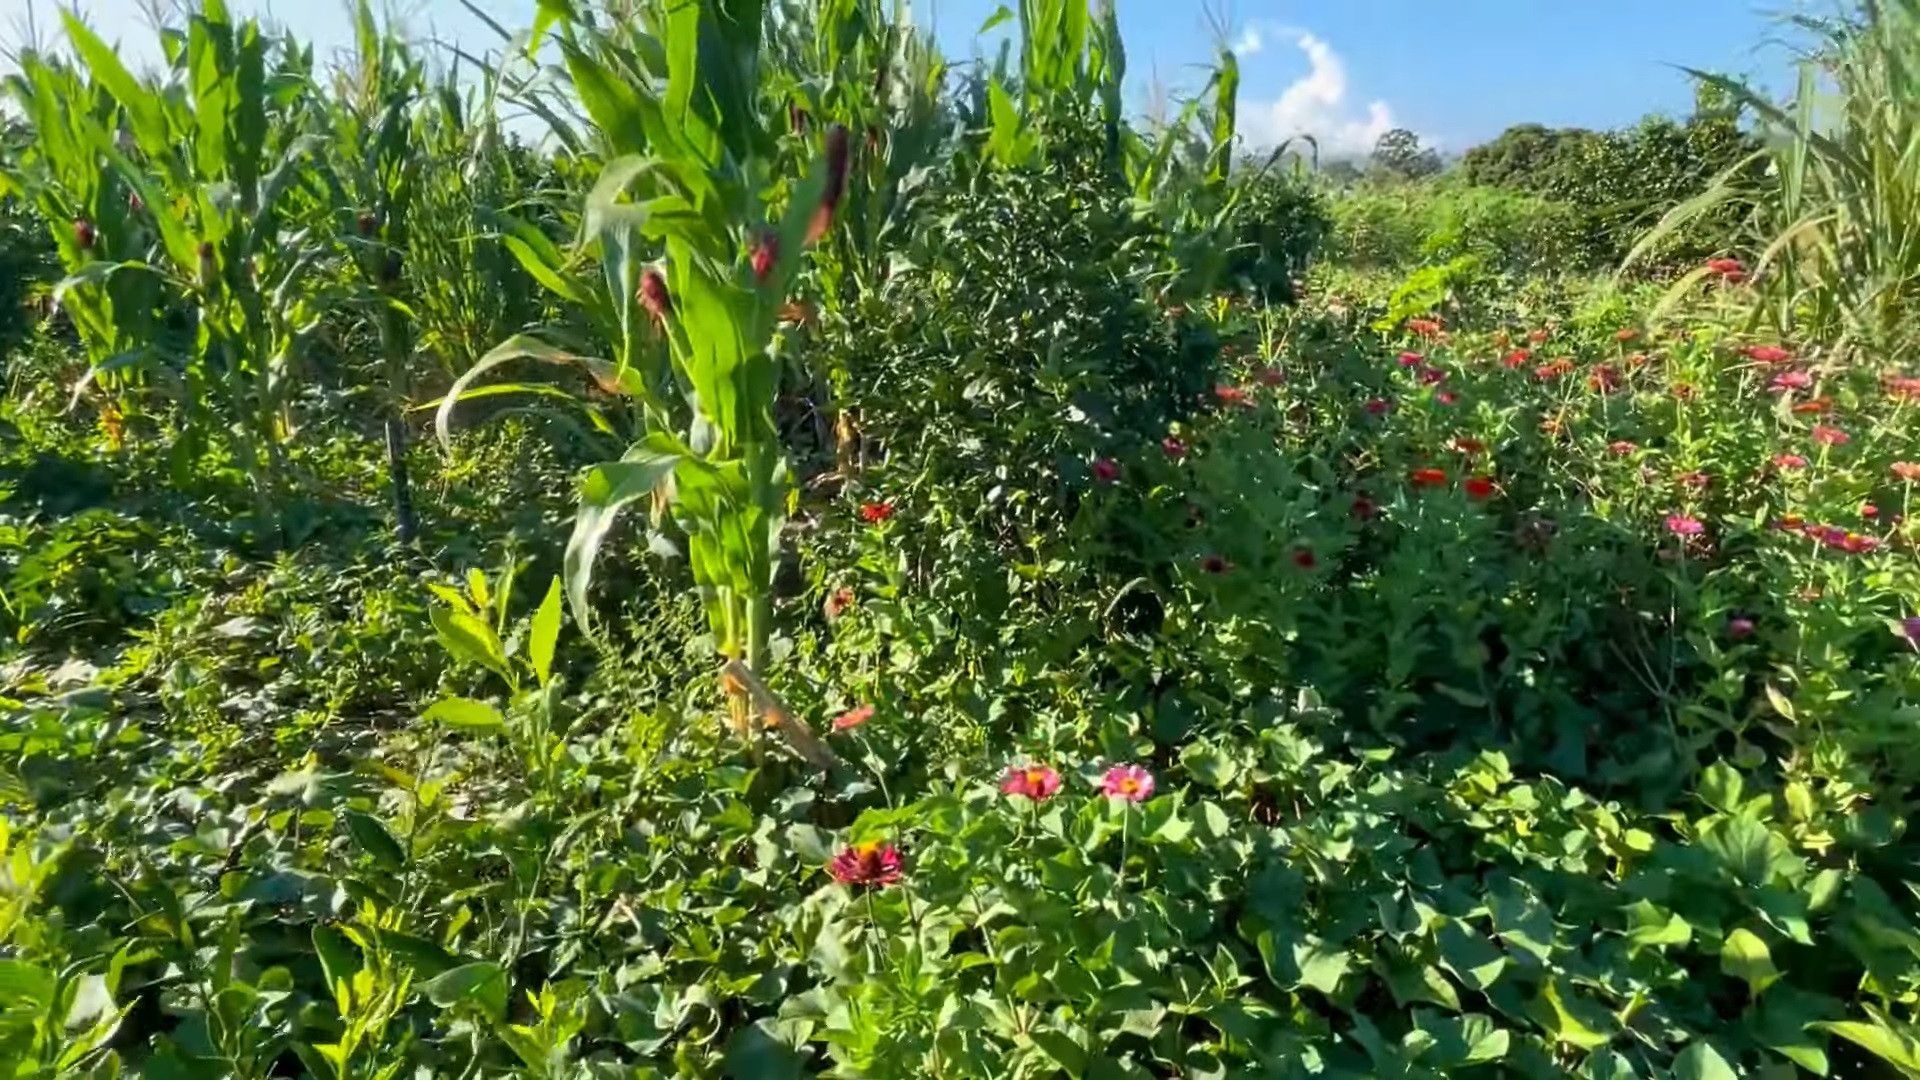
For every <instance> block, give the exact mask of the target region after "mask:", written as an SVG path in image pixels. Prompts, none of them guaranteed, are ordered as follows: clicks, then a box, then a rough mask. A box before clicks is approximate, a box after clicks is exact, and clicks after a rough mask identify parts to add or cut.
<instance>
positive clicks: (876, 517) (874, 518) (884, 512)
mask: <svg viewBox="0 0 1920 1080" xmlns="http://www.w3.org/2000/svg"><path fill="white" fill-rule="evenodd" d="M892 516H893V504H892V503H890V502H870V503H861V504H860V520H862V521H864V522H866V523H867V524H869V525H878V524H880V523H881V522H883V521H885V520H887V519H888V518H891V517H892Z"/></svg>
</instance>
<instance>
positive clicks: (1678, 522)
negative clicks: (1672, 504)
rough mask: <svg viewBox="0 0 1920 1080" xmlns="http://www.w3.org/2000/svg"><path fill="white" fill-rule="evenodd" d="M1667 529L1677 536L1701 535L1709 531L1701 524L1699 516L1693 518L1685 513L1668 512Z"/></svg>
mask: <svg viewBox="0 0 1920 1080" xmlns="http://www.w3.org/2000/svg"><path fill="white" fill-rule="evenodd" d="M1667 531H1668V532H1670V533H1672V534H1674V535H1675V536H1699V535H1700V534H1701V533H1703V532H1706V531H1707V527H1706V526H1705V525H1702V524H1700V519H1699V518H1691V517H1688V516H1686V515H1685V514H1668V515H1667Z"/></svg>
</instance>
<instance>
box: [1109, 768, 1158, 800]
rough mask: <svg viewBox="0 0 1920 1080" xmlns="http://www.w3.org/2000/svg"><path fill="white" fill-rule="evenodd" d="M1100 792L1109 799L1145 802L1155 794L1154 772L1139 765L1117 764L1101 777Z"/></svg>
mask: <svg viewBox="0 0 1920 1080" xmlns="http://www.w3.org/2000/svg"><path fill="white" fill-rule="evenodd" d="M1100 794H1102V795H1105V796H1106V797H1107V798H1109V799H1125V800H1126V801H1128V802H1145V801H1147V800H1148V799H1149V798H1151V797H1152V796H1153V774H1152V773H1150V772H1148V771H1147V770H1145V769H1143V768H1141V767H1140V766H1138V765H1115V766H1114V767H1113V768H1111V769H1108V770H1107V774H1106V775H1105V776H1103V777H1101V778H1100Z"/></svg>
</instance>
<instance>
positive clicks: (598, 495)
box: [562, 446, 682, 628]
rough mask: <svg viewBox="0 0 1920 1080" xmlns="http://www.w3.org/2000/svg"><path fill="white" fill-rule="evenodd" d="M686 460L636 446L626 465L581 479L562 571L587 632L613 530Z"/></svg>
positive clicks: (611, 465) (610, 465)
mask: <svg viewBox="0 0 1920 1080" xmlns="http://www.w3.org/2000/svg"><path fill="white" fill-rule="evenodd" d="M681 460H682V458H681V457H680V456H679V455H677V454H667V453H662V452H660V451H657V450H650V449H646V448H644V447H640V446H636V447H634V448H633V449H631V450H629V451H628V452H627V455H626V457H624V458H622V459H621V460H619V461H609V462H603V463H602V464H599V465H595V466H594V467H592V468H591V469H588V470H587V473H586V475H585V476H584V477H582V478H581V480H580V512H579V514H578V515H577V516H576V517H575V518H574V522H573V536H572V537H571V538H569V539H568V540H567V554H566V558H565V560H564V561H563V563H562V571H563V574H564V576H565V578H566V587H567V602H568V603H569V604H571V605H572V606H573V618H574V621H575V622H576V623H578V624H579V625H580V626H581V627H582V628H586V627H589V626H591V625H592V623H591V619H590V618H589V613H590V609H589V608H588V606H587V590H588V587H589V586H590V585H591V584H592V583H593V561H594V559H595V558H596V557H597V556H598V555H599V554H600V544H601V542H602V541H603V540H605V539H606V537H607V532H608V530H610V529H612V528H613V524H614V522H615V521H616V520H617V519H618V518H619V516H620V511H621V510H622V509H624V508H625V507H626V506H627V504H628V503H631V502H633V501H635V500H636V499H643V498H645V497H647V496H648V495H651V494H653V492H654V490H655V489H656V488H658V487H659V486H660V484H661V482H662V481H664V480H666V478H667V477H668V476H670V475H672V473H673V471H674V467H675V466H677V465H679V464H680V462H681Z"/></svg>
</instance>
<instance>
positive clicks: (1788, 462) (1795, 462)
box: [1773, 454, 1807, 469]
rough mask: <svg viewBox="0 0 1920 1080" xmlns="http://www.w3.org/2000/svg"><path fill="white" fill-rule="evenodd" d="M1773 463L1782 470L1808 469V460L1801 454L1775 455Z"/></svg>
mask: <svg viewBox="0 0 1920 1080" xmlns="http://www.w3.org/2000/svg"><path fill="white" fill-rule="evenodd" d="M1773 463H1774V464H1775V465H1777V466H1779V467H1780V468H1782V469H1804V468H1806V467H1807V459H1806V458H1803V457H1801V456H1800V455H1799V454H1775V455H1773Z"/></svg>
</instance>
